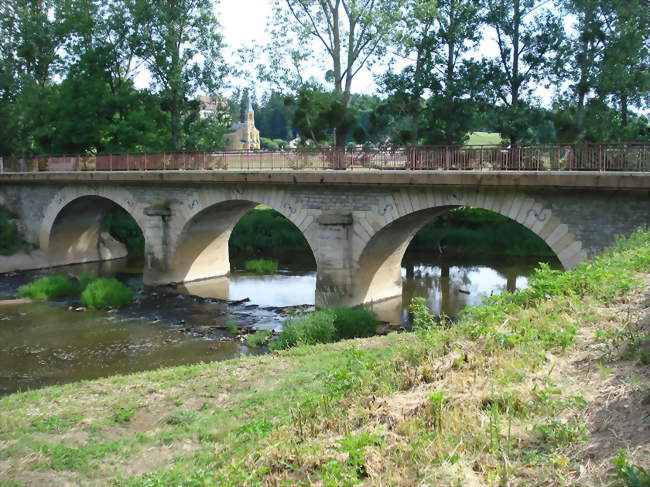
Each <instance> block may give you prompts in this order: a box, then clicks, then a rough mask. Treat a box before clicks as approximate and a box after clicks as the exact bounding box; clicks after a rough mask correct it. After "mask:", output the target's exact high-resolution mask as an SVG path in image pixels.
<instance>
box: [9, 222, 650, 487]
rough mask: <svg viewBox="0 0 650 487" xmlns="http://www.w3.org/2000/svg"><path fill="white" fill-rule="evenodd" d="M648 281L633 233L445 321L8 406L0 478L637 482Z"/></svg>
mask: <svg viewBox="0 0 650 487" xmlns="http://www.w3.org/2000/svg"><path fill="white" fill-rule="evenodd" d="M648 272H650V232H639V233H637V234H636V235H635V236H634V237H632V238H631V239H629V240H628V241H626V242H622V243H620V244H619V245H617V246H616V247H615V248H614V249H612V250H611V251H609V252H608V253H607V254H606V255H604V256H603V257H601V258H598V259H596V260H595V261H594V262H593V263H589V264H584V265H582V266H580V267H578V268H577V269H575V270H573V271H571V272H568V273H565V274H560V273H557V272H556V271H552V270H550V269H548V268H542V269H541V270H540V271H539V272H538V273H537V274H536V275H535V276H534V277H532V278H531V279H530V284H531V287H530V289H529V290H527V291H523V292H519V293H516V294H504V295H502V296H500V297H494V298H491V299H490V300H489V302H487V303H486V304H485V305H484V306H482V307H477V308H472V309H468V310H467V311H466V312H465V313H463V316H462V318H461V319H460V321H459V322H458V323H455V324H453V325H452V324H450V323H446V322H444V321H443V322H442V323H440V322H439V321H437V320H433V319H431V317H430V316H428V315H427V314H426V312H425V311H422V310H420V312H419V313H418V322H419V324H420V326H419V327H418V329H417V330H416V332H415V333H412V334H402V335H396V334H393V335H389V336H387V337H375V338H366V339H358V340H350V341H344V342H339V343H335V344H328V345H316V346H303V347H297V348H293V349H290V350H288V351H283V352H276V353H273V354H270V355H264V356H258V357H246V358H241V359H238V360H232V361H227V362H221V363H216V364H204V365H196V366H188V367H175V368H170V369H163V370H158V371H151V372H145V373H140V374H134V375H130V376H126V377H112V378H108V379H104V380H97V381H90V382H84V383H79V384H69V385H65V386H59V387H52V388H47V389H43V390H38V391H30V392H26V393H22V394H15V395H12V396H8V397H5V398H3V399H1V400H0V431H1V432H2V436H1V437H0V472H1V473H2V475H0V478H2V479H3V480H2V481H0V485H3V486H6V485H12V486H16V485H42V484H44V483H47V484H49V485H66V484H68V485H121V486H129V487H136V486H137V487H145V486H147V487H152V486H161V487H162V486H165V487H170V486H183V487H199V486H213V485H219V486H262V485H278V486H279V485H286V486H289V485H291V486H294V485H305V486H308V485H326V486H351V485H367V486H378V485H391V486H413V485H440V486H443V485H444V486H452V485H453V486H455V485H462V486H484V485H490V486H492V485H494V486H500V485H512V486H514V485H530V486H533V485H534V486H538V485H553V486H556V485H557V486H561V485H572V486H585V487H586V486H599V485H602V486H605V485H623V486H625V485H627V486H632V485H645V484H633V483H632V482H633V481H634V479H633V477H634V475H637V476H639V477H642V476H643V475H644V474H643V472H642V470H641V469H640V468H636V469H635V467H634V466H633V465H635V464H636V465H648V464H649V463H650V446H649V445H648V442H647V424H646V423H645V421H646V419H645V418H646V416H647V415H648V414H649V413H650V410H649V409H648V408H649V406H648V402H650V398H649V397H648V395H649V394H650V379H649V377H648V365H647V364H648V361H649V359H648V355H647V350H648V341H647V340H648V332H649V330H648V328H649V327H650V325H648V323H646V324H645V325H643V324H639V323H640V322H639V317H640V316H641V314H647V313H648V309H647V308H648V307H650V294H648V293H647V291H644V292H641V289H647V288H648V286H649V285H650V278H649V276H648V275H647V274H645V275H643V274H640V273H648ZM643 280H645V282H643ZM4 479H6V480H4ZM1 482H4V484H2V483H1Z"/></svg>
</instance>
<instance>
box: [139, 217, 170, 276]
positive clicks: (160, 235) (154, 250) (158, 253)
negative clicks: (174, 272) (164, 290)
mask: <svg viewBox="0 0 650 487" xmlns="http://www.w3.org/2000/svg"><path fill="white" fill-rule="evenodd" d="M170 216H171V211H170V210H169V208H162V207H155V206H150V207H148V208H145V210H144V228H142V233H143V234H144V272H143V276H142V280H143V282H144V283H145V284H147V285H156V284H168V283H169V282H171V281H167V282H165V281H166V276H167V274H168V272H169V217H170Z"/></svg>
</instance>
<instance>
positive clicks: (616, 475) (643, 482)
mask: <svg viewBox="0 0 650 487" xmlns="http://www.w3.org/2000/svg"><path fill="white" fill-rule="evenodd" d="M613 463H614V472H613V473H612V475H611V480H612V483H611V484H610V485H611V487H650V472H648V471H647V470H646V469H645V468H643V467H641V466H638V465H634V464H632V463H631V462H630V457H629V456H628V455H627V454H626V453H625V452H624V451H622V450H621V452H619V454H618V455H617V456H616V457H614V460H613Z"/></svg>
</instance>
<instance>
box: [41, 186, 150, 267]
mask: <svg viewBox="0 0 650 487" xmlns="http://www.w3.org/2000/svg"><path fill="white" fill-rule="evenodd" d="M132 201H133V199H132V198H130V197H129V195H128V194H127V193H126V192H123V191H119V190H118V191H110V192H108V193H107V194H101V193H98V192H95V193H90V194H83V193H81V194H78V193H75V192H74V191H66V192H61V194H59V195H58V196H57V197H56V198H55V199H54V201H53V203H52V204H50V206H49V207H48V208H47V209H46V211H45V218H44V220H43V221H44V224H43V227H42V229H41V231H40V234H39V241H40V246H41V249H42V250H43V251H44V252H45V253H46V255H47V258H48V263H49V265H51V266H59V265H67V264H78V263H84V262H97V261H104V260H112V259H119V258H123V257H126V255H127V250H126V247H125V245H124V244H122V243H121V242H118V241H117V240H115V239H114V238H113V237H112V236H111V235H110V234H109V233H108V232H106V231H105V230H104V229H103V228H102V224H103V222H104V220H105V218H106V217H107V215H108V214H109V213H110V212H111V211H113V210H115V209H117V208H119V209H122V210H124V211H126V212H127V213H128V214H129V215H131V217H133V219H134V220H135V221H136V222H137V223H138V225H139V227H140V229H142V228H143V222H142V221H141V220H140V221H138V220H139V219H138V218H137V212H135V211H133V210H134V209H133V203H132ZM120 202H121V203H122V204H120Z"/></svg>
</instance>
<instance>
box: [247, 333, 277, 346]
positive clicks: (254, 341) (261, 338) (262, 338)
mask: <svg viewBox="0 0 650 487" xmlns="http://www.w3.org/2000/svg"><path fill="white" fill-rule="evenodd" d="M269 336H271V332H270V331H268V330H259V331H256V332H255V333H253V334H252V335H248V338H247V339H246V345H248V346H249V347H253V348H257V347H261V346H262V345H264V344H265V343H266V340H267V338H268V337H269Z"/></svg>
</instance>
